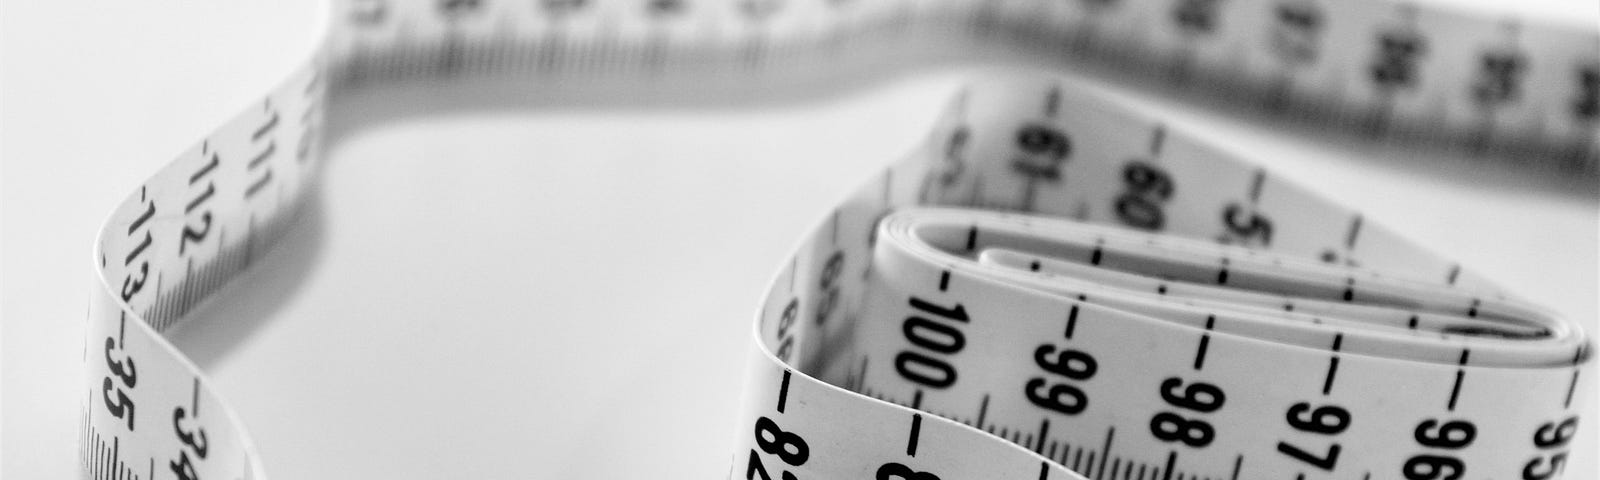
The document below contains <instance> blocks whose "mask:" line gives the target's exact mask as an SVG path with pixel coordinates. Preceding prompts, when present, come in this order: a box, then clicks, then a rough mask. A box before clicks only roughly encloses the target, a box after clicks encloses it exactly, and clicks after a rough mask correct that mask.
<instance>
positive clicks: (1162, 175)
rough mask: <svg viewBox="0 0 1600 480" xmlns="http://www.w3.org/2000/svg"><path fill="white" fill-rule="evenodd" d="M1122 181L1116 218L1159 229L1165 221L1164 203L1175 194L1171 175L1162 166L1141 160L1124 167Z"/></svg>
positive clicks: (1131, 224)
mask: <svg viewBox="0 0 1600 480" xmlns="http://www.w3.org/2000/svg"><path fill="white" fill-rule="evenodd" d="M1122 181H1123V185H1124V186H1126V187H1127V189H1126V190H1124V191H1123V192H1122V195H1119V196H1117V204H1116V207H1117V219H1119V220H1122V223H1123V224H1125V225H1128V226H1130V227H1135V228H1142V229H1145V230H1151V231H1160V230H1161V228H1162V226H1164V225H1166V216H1165V214H1164V213H1162V211H1161V207H1162V206H1164V205H1166V203H1167V200H1170V199H1171V198H1172V191H1173V184H1172V177H1171V176H1169V175H1167V172H1166V171H1164V170H1162V169H1161V167H1157V166H1155V165H1151V164H1149V163H1145V162H1142V161H1139V160H1133V161H1130V162H1128V164H1127V165H1126V166H1123V167H1122Z"/></svg>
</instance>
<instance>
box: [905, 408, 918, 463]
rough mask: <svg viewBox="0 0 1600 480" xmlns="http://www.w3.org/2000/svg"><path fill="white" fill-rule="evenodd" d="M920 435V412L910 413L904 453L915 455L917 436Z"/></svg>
mask: <svg viewBox="0 0 1600 480" xmlns="http://www.w3.org/2000/svg"><path fill="white" fill-rule="evenodd" d="M920 435H922V414H920V413H913V414H911V434H910V435H909V438H907V439H906V455H908V456H912V457H915V456H917V437H918V436H920Z"/></svg>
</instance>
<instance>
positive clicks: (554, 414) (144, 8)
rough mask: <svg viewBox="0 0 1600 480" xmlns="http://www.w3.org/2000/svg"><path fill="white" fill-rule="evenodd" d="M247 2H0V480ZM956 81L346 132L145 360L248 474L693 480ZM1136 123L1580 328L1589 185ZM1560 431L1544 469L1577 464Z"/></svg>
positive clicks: (1258, 134)
mask: <svg viewBox="0 0 1600 480" xmlns="http://www.w3.org/2000/svg"><path fill="white" fill-rule="evenodd" d="M258 3H259V4H228V5H206V4H199V3H193V2H176V1H155V0H151V1H142V2H115V3H113V2H105V3H104V4H98V5H92V6H87V5H78V4H76V3H72V2H32V3H29V4H21V3H20V2H13V3H9V4H6V5H5V7H4V8H5V10H4V14H3V15H0V18H3V19H4V20H3V22H4V23H3V29H4V52H3V56H0V59H3V61H4V83H3V85H4V96H3V97H0V108H3V111H4V114H3V124H0V133H3V136H0V152H3V158H4V163H3V170H0V192H3V203H0V218H3V220H4V223H3V242H4V243H3V244H0V245H3V255H0V267H3V272H4V276H3V277H0V282H3V292H0V298H3V300H4V304H3V305H4V307H3V324H0V328H3V329H0V338H3V340H0V352H3V356H0V361H3V366H4V372H3V376H0V382H3V383H0V391H3V397H0V402H3V403H0V413H3V417H0V426H3V429H0V477H4V478H7V479H33V478H71V477H73V476H75V475H76V473H75V471H76V469H77V466H76V464H75V462H76V452H75V439H76V437H75V433H76V432H77V422H78V416H77V413H78V400H77V399H78V398H80V397H81V395H79V394H78V392H79V390H80V389H82V388H83V383H82V382H83V380H82V378H81V376H82V374H81V371H80V369H81V365H80V358H81V352H82V350H81V349H82V338H81V335H82V323H83V312H84V308H85V305H86V303H87V287H88V285H89V273H90V269H89V266H90V263H89V256H90V255H89V252H90V251H91V246H92V239H93V235H94V232H95V230H96V229H97V227H98V225H99V222H100V221H101V220H102V219H103V217H104V215H105V214H106V213H108V212H109V211H110V209H111V207H112V206H113V205H115V203H116V202H117V201H118V200H120V199H121V197H122V196H123V195H124V194H125V193H126V192H128V191H130V190H132V189H133V188H135V186H136V185H137V184H138V182H140V181H141V180H142V179H143V178H144V177H146V176H148V175H149V174H151V173H153V172H154V171H155V170H156V169H157V168H158V167H159V166H160V165H162V164H164V163H165V162H166V161H167V159H168V158H169V157H170V156H171V155H172V154H173V153H175V152H178V151H180V150H181V149H182V148H183V147H185V146H187V145H188V144H189V143H190V142H192V141H193V140H194V139H196V138H198V137H199V136H200V135H202V134H203V133H204V132H206V131H207V130H208V127H209V126H211V125H215V124H217V123H219V122H220V121H221V120H222V119H223V118H226V117H227V116H228V115H230V114H231V113H232V112H234V111H236V110H238V109H239V108H240V107H242V106H243V105H244V104H246V103H247V102H250V101H252V100H253V99H254V98H255V96H256V95H258V94H259V93H260V92H262V91H264V90H265V89H266V88H267V87H268V86H270V85H271V84H272V83H273V82H274V81H275V80H276V79H277V78H278V77H279V76H280V75H281V74H282V73H283V72H286V71H287V70H288V69H289V67H290V66H292V65H293V64H294V63H295V62H296V61H298V60H299V58H300V57H299V55H300V54H301V53H303V52H305V51H307V50H308V49H309V48H310V47H311V43H312V38H313V34H314V32H315V30H316V28H317V27H316V26H315V25H314V24H313V22H312V21H310V19H312V18H314V17H316V16H317V14H316V13H315V12H316V9H317V6H316V5H315V4H314V3H313V2H306V1H296V2H258ZM1545 3H1551V2H1545ZM1566 5H1568V6H1570V5H1572V4H1571V3H1567V4H1566ZM1590 7H1592V5H1591V6H1589V7H1585V8H1590ZM972 73H973V72H971V71H967V70H960V69H940V70H935V71H930V72H924V73H920V74H915V75H911V76H904V77H899V78H896V79H890V80H886V81H884V82H881V83H874V84H871V85H869V86H867V87H864V88H863V87H854V88H851V89H847V90H845V91H843V92H841V93H839V94H837V95H829V96H821V97H819V98H817V99H816V100H815V101H811V102H804V103H796V104H787V105H766V106H760V107H752V108H733V109H716V110H702V111H695V110H665V111H663V110H652V111H632V110H626V109H607V110H581V109H580V110H564V111H560V112H554V113H539V112H524V113H512V112H495V113H482V114H448V115H439V116H431V117H424V118H413V119H408V120H401V121H395V122H388V123H385V124H382V125H378V126H375V127H372V128H368V129H365V130H362V131H361V132H358V133H357V134H356V135H355V136H353V137H352V138H349V139H347V140H346V141H344V142H342V143H340V144H338V145H335V146H334V148H332V149H331V150H330V151H329V152H328V158H329V162H330V164H329V165H328V168H327V171H326V176H325V178H324V183H323V185H322V191H323V193H322V195H321V200H320V201H319V202H318V203H317V204H316V206H315V207H314V208H313V209H312V210H311V213H310V215H309V216H308V217H307V219H305V220H304V221H303V222H302V223H301V224H300V225H299V226H298V227H297V228H296V229H295V230H294V231H293V232H292V233H291V234H290V235H289V236H288V237H287V238H286V239H285V242H284V244H283V245H281V246H280V247H279V248H277V249H275V250H273V251H272V252H271V253H269V254H268V255H267V256H266V257H265V258H264V259H263V260H262V263H260V264H258V265H259V267H258V268H257V269H256V270H254V271H253V272H251V273H249V274H247V275H246V276H245V277H244V278H243V279H242V280H240V281H239V282H238V283H237V284H236V285H235V286H233V287H230V288H231V289H232V290H231V291H232V292H235V293H238V292H243V291H245V290H248V291H249V292H248V294H230V295H225V297H226V298H224V299H223V300H221V301H220V302H218V303H216V304H214V305H212V306H211V307H210V308H208V309H206V310H205V311H203V312H201V313H200V314H199V317H200V318H199V320H198V322H199V323H197V324H195V325H193V326H191V327H187V328H186V329H185V330H184V331H182V332H181V333H180V334H179V335H178V339H177V341H178V343H179V345H180V346H182V347H184V348H185V349H187V350H188V351H190V352H191V353H192V354H193V357H194V358H195V359H196V361H197V362H199V363H200V364H201V365H202V366H204V367H205V368H206V369H207V370H208V371H209V372H211V373H212V375H213V376H214V378H215V380H216V381H217V383H218V385H219V387H220V388H221V390H222V391H223V392H224V395H225V396H226V397H227V398H229V399H230V400H231V402H232V403H233V405H234V407H235V408H236V409H237V410H238V411H239V414H240V415H241V416H242V418H243V419H244V421H245V423H246V424H247V425H248V426H249V427H250V428H251V430H252V432H253V434H254V436H255V439H256V442H257V444H258V446H259V447H260V449H261V451H262V454H263V456H264V459H265V462H266V464H267V470H268V471H269V472H271V473H272V474H273V475H274V476H276V477H277V478H532V477H542V476H554V475H560V476H562V477H569V478H578V477H581V478H640V477H646V476H650V477H663V478H713V477H716V476H720V475H723V474H724V473H725V472H726V468H727V458H728V454H729V452H728V448H727V445H728V443H729V439H730V438H732V437H731V434H732V432H733V426H732V425H731V424H730V423H729V420H730V419H731V418H732V416H731V413H732V411H733V409H735V408H737V401H738V393H737V392H738V388H739V385H738V384H739V381H740V374H741V372H742V368H743V362H744V358H745V357H744V356H743V353H744V348H746V342H747V337H748V328H749V327H748V322H749V320H750V317H751V316H752V312H753V311H754V308H755V305H756V301H757V299H758V297H759V294H760V293H761V292H762V291H764V286H765V282H766V279H767V276H768V275H770V274H771V272H773V271H776V269H777V266H778V264H779V262H780V261H782V259H783V258H784V257H785V255H786V254H787V249H788V248H789V247H790V246H791V245H792V244H793V242H794V241H795V240H796V239H798V238H799V236H800V234H801V233H802V232H803V231H804V230H805V229H806V228H807V227H808V226H809V225H810V224H811V223H812V222H813V221H814V220H815V219H817V218H819V216H820V215H821V214H822V213H823V212H825V211H826V209H827V208H828V207H829V206H830V205H832V203H833V202H834V201H835V200H837V199H838V198H840V196H841V195H842V194H843V193H844V192H846V191H848V189H850V188H852V187H853V186H854V185H855V183H856V182H858V181H860V180H862V179H865V178H866V177H867V175H868V174H869V173H871V172H873V171H875V170H876V169H877V168H878V167H879V166H880V165H882V164H883V163H884V162H887V161H889V160H890V159H893V158H897V156H898V155H900V154H902V153H903V152H904V151H906V150H907V149H909V147H910V146H911V145H912V144H913V143H914V142H916V141H918V140H920V139H921V136H922V134H923V133H924V132H925V130H926V128H927V126H928V125H929V124H930V122H931V121H932V119H933V117H934V115H936V114H937V112H938V111H939V108H940V107H941V106H942V105H943V104H944V101H945V98H946V97H947V96H948V95H949V94H950V93H951V92H953V91H954V90H955V89H956V88H957V87H958V86H959V85H960V84H961V82H962V81H963V80H964V79H966V78H969V77H970V76H971V75H972ZM1146 103H1147V104H1148V103H1150V102H1148V101H1147V102H1146ZM1159 110H1161V111H1163V112H1167V113H1170V114H1172V115H1175V116H1176V118H1177V120H1176V121H1175V122H1174V125H1176V126H1177V127H1178V128H1189V129H1194V130H1201V131H1204V132H1206V133H1207V134H1209V135H1212V136H1214V137H1215V138H1217V139H1218V141H1219V142H1223V143H1224V144H1227V145H1229V146H1230V147H1231V148H1234V149H1235V150H1237V151H1239V152H1241V153H1243V154H1245V155H1246V156H1247V157H1249V158H1251V159H1253V160H1256V161H1259V162H1262V163H1266V164H1268V165H1270V166H1272V167H1273V168H1274V169H1275V171H1278V172H1280V174H1281V175H1283V176H1287V177H1291V178H1295V179H1298V180H1300V181H1301V183H1304V184H1308V185H1310V186H1311V188H1313V189H1316V190H1319V191H1322V192H1325V193H1327V194H1328V195H1330V196H1332V197H1334V198H1337V199H1338V200H1340V201H1341V202H1345V203H1348V204H1351V205H1354V206H1357V207H1359V208H1362V209H1364V210H1366V211H1367V212H1368V218H1370V219H1371V220H1372V221H1374V222H1381V223H1385V224H1388V225H1391V226H1395V227H1397V228H1398V229H1399V230H1400V231H1402V232H1404V233H1406V234H1408V235H1410V236H1412V237H1414V238H1416V239H1418V240H1421V241H1423V242H1424V243H1425V244H1428V245H1431V246H1434V247H1436V248H1438V249H1439V250H1441V251H1443V252H1445V253H1446V254H1448V255H1450V256H1453V257H1456V258H1459V259H1461V260H1463V262H1464V263H1466V264H1468V265H1471V266H1475V267H1478V268H1479V270H1480V271H1483V272H1485V273H1487V274H1488V275H1489V276H1490V277H1492V278H1496V279H1499V280H1500V281H1501V282H1502V283H1504V284H1506V285H1509V286H1511V288H1512V289H1513V290H1515V291H1517V292H1519V293H1522V294H1525V295H1526V296H1528V297H1530V298H1532V299H1533V300H1535V301H1537V302H1539V303H1543V304H1546V305H1549V306H1551V307H1552V308H1555V309H1556V310H1557V311H1559V312H1561V313H1563V314H1566V315H1569V316H1571V317H1573V318H1578V319H1580V320H1581V321H1582V322H1584V323H1585V324H1587V325H1588V326H1589V327H1590V328H1591V330H1592V329H1594V327H1595V319H1596V317H1597V306H1596V292H1597V280H1596V277H1597V272H1596V270H1597V240H1596V239H1597V222H1600V218H1597V204H1596V201H1595V199H1594V198H1595V197H1594V194H1593V193H1592V190H1590V191H1586V192H1580V193H1573V192H1572V189H1570V188H1559V187H1558V188H1554V189H1552V188H1551V187H1552V186H1551V185H1550V184H1549V182H1544V181H1531V180H1527V179H1526V177H1521V176H1515V175H1506V174H1505V172H1503V171H1501V170H1499V169H1496V168H1492V167H1482V166H1479V165H1478V164H1476V163H1472V162H1462V161H1453V160H1448V159H1444V160H1440V159H1414V158H1407V157H1408V155H1406V154H1402V153H1395V152H1390V151H1386V150H1384V149H1382V148H1378V147H1371V146H1363V145H1353V144H1346V143H1340V142H1338V141H1329V140H1319V139H1307V138H1303V136H1300V135H1299V134H1296V133H1295V132H1285V131H1282V130H1280V129H1277V128H1275V127H1267V126H1264V125H1263V124H1264V123H1265V122H1260V121H1253V120H1238V119H1228V118H1218V117H1216V116H1214V115H1212V114H1206V113H1204V112H1197V111H1194V110H1193V109H1192V108H1189V107H1161V108H1159ZM1591 419H1594V420H1600V418H1596V416H1595V415H1594V406H1593V405H1591V406H1590V413H1589V414H1588V415H1587V418H1586V419H1585V420H1586V421H1589V422H1590V424H1589V425H1587V427H1588V431H1589V432H1590V436H1589V437H1588V438H1586V439H1585V440H1584V442H1583V443H1581V444H1580V445H1579V449H1580V451H1579V452H1578V453H1577V454H1576V457H1577V462H1575V463H1574V465H1573V466H1572V468H1571V469H1569V472H1568V473H1569V477H1570V478H1595V476H1596V474H1595V458H1594V457H1595V452H1594V449H1595V448H1594V445H1595V444H1594V440H1593V432H1594V430H1595V428H1594V427H1595V425H1594V424H1593V420H1591Z"/></svg>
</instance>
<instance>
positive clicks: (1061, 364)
mask: <svg viewBox="0 0 1600 480" xmlns="http://www.w3.org/2000/svg"><path fill="white" fill-rule="evenodd" d="M1033 361H1034V363H1036V364H1038V365H1039V368H1040V369H1042V370H1044V371H1045V372H1048V373H1053V374H1056V375H1060V376H1062V377H1066V380H1059V381H1060V383H1055V384H1051V380H1052V379H1051V378H1050V377H1033V378H1032V379H1029V380H1028V383H1027V385H1025V386H1024V387H1023V389H1022V391H1023V393H1024V394H1025V395H1027V396H1028V401H1031V402H1033V404H1034V405H1038V406H1039V407H1040V408H1047V409H1050V410H1055V411H1057V412H1061V413H1064V414H1067V415H1077V414H1079V413H1082V412H1083V410H1084V409H1085V408H1089V397H1088V396H1087V395H1086V394H1085V393H1084V392H1083V389H1081V388H1079V387H1078V385H1077V384H1075V383H1073V382H1070V381H1067V380H1077V381H1083V380H1088V379H1089V378H1091V377H1094V373H1095V370H1098V369H1099V364H1098V363H1097V362H1095V359H1094V357H1092V356H1090V355H1089V354H1087V353H1084V352H1081V351H1078V350H1068V349H1061V350H1060V351H1059V352H1058V351H1057V347H1056V346H1055V345H1051V344H1048V343H1047V344H1043V345H1039V348H1037V349H1035V350H1034V351H1033ZM1046 387H1048V388H1046Z"/></svg>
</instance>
